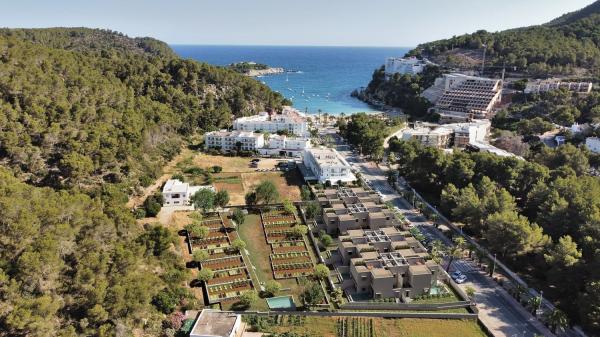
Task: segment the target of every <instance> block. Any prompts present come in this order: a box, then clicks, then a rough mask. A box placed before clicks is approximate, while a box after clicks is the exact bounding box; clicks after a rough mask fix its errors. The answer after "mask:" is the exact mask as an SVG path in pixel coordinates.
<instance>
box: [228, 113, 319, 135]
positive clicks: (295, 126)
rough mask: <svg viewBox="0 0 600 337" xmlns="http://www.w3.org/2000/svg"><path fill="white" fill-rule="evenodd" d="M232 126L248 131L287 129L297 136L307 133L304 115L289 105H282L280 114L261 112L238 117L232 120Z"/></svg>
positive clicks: (274, 131)
mask: <svg viewBox="0 0 600 337" xmlns="http://www.w3.org/2000/svg"><path fill="white" fill-rule="evenodd" d="M233 128H234V129H235V130H239V131H249V132H254V131H260V132H269V133H277V132H278V131H287V132H288V133H290V134H293V135H295V136H298V137H306V136H308V134H309V132H308V121H307V119H306V116H304V115H303V114H302V113H300V112H299V111H298V110H296V109H294V108H292V107H289V106H286V107H284V108H283V110H282V112H281V114H269V113H268V112H261V113H259V114H258V115H254V116H248V117H240V118H238V119H236V120H234V121H233Z"/></svg>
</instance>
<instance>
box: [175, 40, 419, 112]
mask: <svg viewBox="0 0 600 337" xmlns="http://www.w3.org/2000/svg"><path fill="white" fill-rule="evenodd" d="M171 47H172V48H173V50H175V52H176V53H178V54H179V55H180V56H181V57H183V58H191V59H194V60H197V61H201V62H206V63H210V64H213V65H218V66H226V65H228V64H231V63H236V62H242V61H253V62H257V63H264V64H267V65H269V66H271V67H283V68H284V69H286V70H293V71H296V72H292V73H287V74H276V75H269V76H263V77H260V78H257V80H259V81H262V82H264V83H265V84H266V85H268V86H269V87H271V88H272V89H273V90H276V91H278V92H280V93H281V94H283V95H284V96H285V97H287V98H289V99H291V100H292V102H293V105H294V107H296V108H297V109H299V110H301V111H306V112H308V113H312V114H314V113H317V112H318V111H319V110H321V112H322V113H329V114H333V115H337V114H340V113H345V114H353V113H357V112H361V111H364V112H374V111H376V109H374V108H373V107H371V106H369V105H367V104H365V103H363V102H361V101H359V100H357V99H355V98H353V97H351V96H350V94H351V93H352V91H353V90H354V89H357V88H360V87H363V86H366V85H367V84H368V83H369V81H370V79H371V76H372V75H373V71H374V70H375V69H377V68H379V67H381V66H382V65H383V63H384V62H385V59H386V58H387V57H391V56H402V55H404V54H405V53H406V52H407V51H409V50H410V48H402V47H398V48H392V47H311V46H208V45H172V46H171Z"/></svg>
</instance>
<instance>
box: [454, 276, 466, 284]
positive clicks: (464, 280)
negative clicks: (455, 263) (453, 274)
mask: <svg viewBox="0 0 600 337" xmlns="http://www.w3.org/2000/svg"><path fill="white" fill-rule="evenodd" d="M466 281H467V275H465V274H462V275H460V276H458V277H457V278H455V279H454V282H456V283H458V284H461V283H465V282H466Z"/></svg>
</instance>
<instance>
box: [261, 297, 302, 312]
mask: <svg viewBox="0 0 600 337" xmlns="http://www.w3.org/2000/svg"><path fill="white" fill-rule="evenodd" d="M267 305H268V306H269V308H270V309H271V310H278V309H279V310H288V309H296V305H295V304H294V298H293V297H292V296H277V297H271V298H267Z"/></svg>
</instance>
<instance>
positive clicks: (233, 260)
mask: <svg viewBox="0 0 600 337" xmlns="http://www.w3.org/2000/svg"><path fill="white" fill-rule="evenodd" d="M200 266H201V268H210V269H212V270H213V271H219V270H227V269H233V268H240V267H245V264H244V260H243V259H242V256H241V255H235V256H232V257H225V258H221V259H213V260H206V261H203V262H201V263H200Z"/></svg>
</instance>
